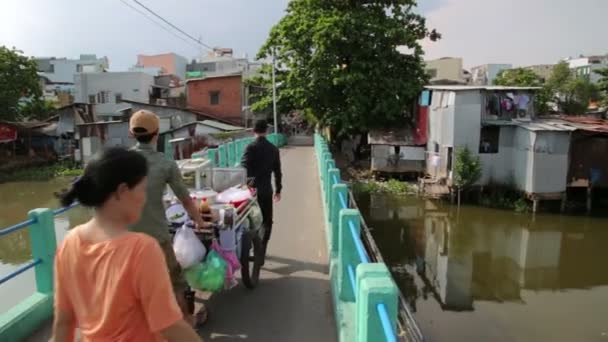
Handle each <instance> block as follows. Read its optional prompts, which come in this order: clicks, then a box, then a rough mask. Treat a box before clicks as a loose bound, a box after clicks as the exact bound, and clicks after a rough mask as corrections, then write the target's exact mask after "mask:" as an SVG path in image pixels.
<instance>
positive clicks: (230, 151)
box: [224, 142, 235, 167]
mask: <svg viewBox="0 0 608 342" xmlns="http://www.w3.org/2000/svg"><path fill="white" fill-rule="evenodd" d="M224 145H225V146H226V160H227V161H228V167H233V166H234V160H235V157H234V143H233V142H229V143H226V144H224Z"/></svg>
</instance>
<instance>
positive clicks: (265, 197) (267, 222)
mask: <svg viewBox="0 0 608 342" xmlns="http://www.w3.org/2000/svg"><path fill="white" fill-rule="evenodd" d="M267 131H268V123H267V122H266V121H265V120H259V121H257V122H256V123H255V126H254V128H253V132H254V133H255V136H256V139H255V141H254V142H252V143H251V144H249V145H248V146H247V148H246V149H245V153H244V154H243V159H242V160H241V164H242V165H243V167H244V168H245V169H247V178H248V179H249V180H250V184H251V185H252V186H253V187H254V188H255V189H256V190H257V196H258V203H259V204H260V210H261V211H262V217H263V220H264V227H265V232H264V251H265V250H266V247H267V246H268V241H269V240H270V234H271V232H272V223H273V221H272V205H273V203H272V202H273V199H274V201H275V202H278V201H280V200H281V190H282V188H283V185H282V179H283V174H282V173H281V159H280V155H279V149H278V148H277V147H276V146H274V145H273V144H272V143H271V142H270V141H268V139H266V133H267ZM273 173H274V182H275V189H274V191H273V189H272V181H271V179H272V174H273Z"/></svg>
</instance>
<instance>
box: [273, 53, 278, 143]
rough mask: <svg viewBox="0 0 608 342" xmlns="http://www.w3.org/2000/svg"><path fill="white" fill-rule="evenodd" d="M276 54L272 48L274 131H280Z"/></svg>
mask: <svg viewBox="0 0 608 342" xmlns="http://www.w3.org/2000/svg"><path fill="white" fill-rule="evenodd" d="M274 68H275V56H274V49H272V114H273V115H274V133H275V134H277V133H278V127H277V84H276V81H275V71H274Z"/></svg>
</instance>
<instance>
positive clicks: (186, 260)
mask: <svg viewBox="0 0 608 342" xmlns="http://www.w3.org/2000/svg"><path fill="white" fill-rule="evenodd" d="M173 251H174V252H175V258H176V259H177V262H178V263H179V265H180V266H181V267H182V268H184V269H186V268H189V267H192V266H194V265H196V264H197V263H199V262H200V261H201V260H203V258H204V257H205V254H206V253H207V249H206V248H205V245H203V243H202V242H201V240H199V239H198V237H197V236H196V234H194V231H193V230H192V229H191V228H189V227H188V226H186V225H183V226H182V227H181V228H179V229H178V230H177V231H176V232H175V238H174V239H173Z"/></svg>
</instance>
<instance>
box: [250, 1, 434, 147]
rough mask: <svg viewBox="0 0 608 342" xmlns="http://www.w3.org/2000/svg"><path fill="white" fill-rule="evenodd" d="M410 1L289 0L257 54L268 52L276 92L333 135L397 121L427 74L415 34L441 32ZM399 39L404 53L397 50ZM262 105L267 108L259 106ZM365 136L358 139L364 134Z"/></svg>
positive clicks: (364, 131) (423, 82)
mask: <svg viewBox="0 0 608 342" xmlns="http://www.w3.org/2000/svg"><path fill="white" fill-rule="evenodd" d="M415 5H416V1H415V0H388V1H387V0H383V1H380V0H375V1H374V0H367V1H356V0H292V1H291V2H290V3H289V5H288V8H287V14H286V15H285V16H284V17H283V18H282V19H281V20H280V21H279V23H278V24H276V25H275V26H274V27H273V28H272V30H271V32H270V35H269V37H268V39H267V41H266V43H265V44H264V45H263V46H262V48H261V49H260V52H259V53H258V58H267V57H269V56H271V55H272V53H273V52H274V54H275V56H276V59H277V61H278V66H279V69H280V70H284V73H285V74H284V75H283V76H282V77H281V87H280V88H281V92H280V93H281V95H280V96H281V97H283V96H287V97H288V98H289V102H290V103H291V104H292V105H293V107H294V108H298V109H302V110H305V111H307V112H310V113H313V114H314V116H315V117H316V119H317V120H318V122H319V123H320V124H321V125H323V126H326V127H330V128H332V130H333V131H334V132H335V133H337V135H338V136H344V135H350V134H363V136H364V137H365V136H366V134H365V133H366V132H367V131H368V130H369V129H372V128H382V127H387V126H390V125H395V124H403V122H404V121H405V120H404V119H405V117H406V114H407V112H408V110H409V109H410V108H411V104H412V101H413V100H414V99H415V98H416V97H417V96H418V94H419V92H420V90H421V89H422V87H423V86H424V85H425V84H426V83H427V81H428V77H427V75H426V73H425V70H424V62H423V50H422V47H421V46H420V44H419V40H420V39H423V38H425V37H427V36H428V37H430V38H431V39H433V40H436V39H439V38H440V35H439V34H438V33H437V32H435V31H434V30H433V31H429V30H427V28H426V26H425V20H424V18H423V17H422V16H420V15H418V14H416V13H415V12H414V6H415ZM399 46H403V47H406V48H408V49H409V51H410V53H408V54H403V53H400V52H399V51H397V47H399ZM262 107H267V105H264V106H262ZM363 140H364V139H362V141H363Z"/></svg>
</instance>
